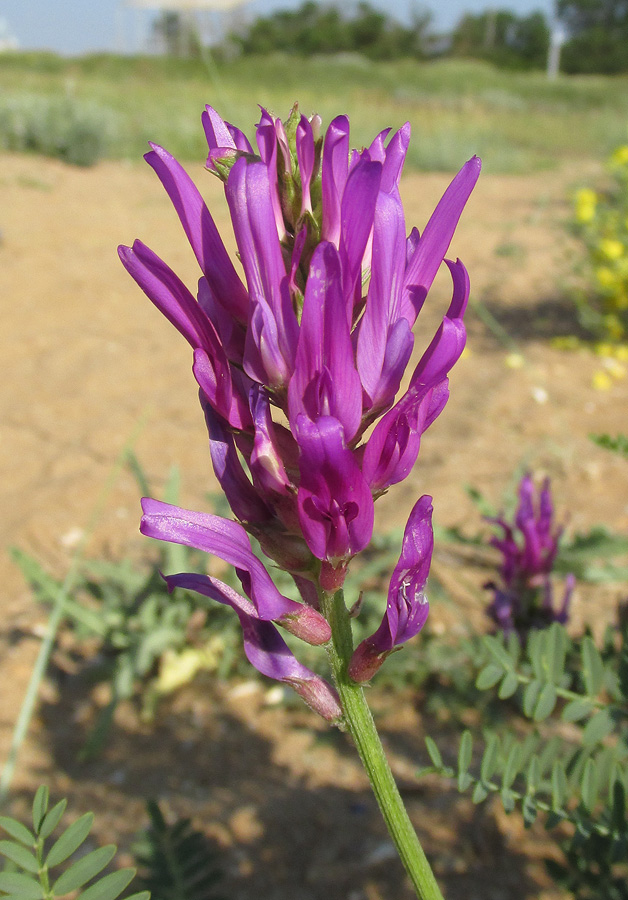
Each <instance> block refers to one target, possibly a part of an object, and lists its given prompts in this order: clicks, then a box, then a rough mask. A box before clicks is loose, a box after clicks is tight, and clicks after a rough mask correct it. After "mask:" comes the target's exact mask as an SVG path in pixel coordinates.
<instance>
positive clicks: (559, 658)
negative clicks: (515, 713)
mask: <svg viewBox="0 0 628 900" xmlns="http://www.w3.org/2000/svg"><path fill="white" fill-rule="evenodd" d="M547 631H548V641H547V650H548V653H549V660H548V662H549V663H550V668H549V673H548V674H549V676H550V678H551V680H552V682H553V683H554V684H560V683H561V681H562V679H563V676H564V674H565V659H566V656H567V644H568V637H567V631H566V629H565V626H564V625H561V624H560V623H559V622H553V623H552V625H550V627H549V628H548V629H547ZM548 715H549V713H548Z"/></svg>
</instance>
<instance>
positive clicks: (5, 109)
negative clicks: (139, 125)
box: [0, 94, 116, 166]
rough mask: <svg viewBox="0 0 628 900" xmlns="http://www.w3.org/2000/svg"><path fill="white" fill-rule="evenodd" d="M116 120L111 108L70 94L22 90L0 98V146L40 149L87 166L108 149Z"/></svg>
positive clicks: (31, 150)
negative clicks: (44, 95) (58, 94)
mask: <svg viewBox="0 0 628 900" xmlns="http://www.w3.org/2000/svg"><path fill="white" fill-rule="evenodd" d="M115 127H116V121H115V116H114V114H113V112H112V111H111V110H108V109H104V108H102V107H100V106H97V105H96V104H93V103H85V102H80V101H78V100H75V99H73V98H72V97H68V96H65V97H43V96H38V95H32V94H23V95H15V96H9V97H5V98H3V99H2V100H0V148H2V149H3V150H11V151H14V152H24V151H28V152H32V153H41V154H43V155H44V156H52V157H54V158H56V159H60V160H62V161H63V162H66V163H70V164H71V165H75V166H91V165H93V164H94V163H95V162H96V161H97V160H99V159H100V158H101V157H103V156H104V155H105V153H106V151H107V149H108V146H109V143H110V141H111V138H112V135H113V132H114V131H115Z"/></svg>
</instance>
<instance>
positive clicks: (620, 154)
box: [610, 144, 628, 166]
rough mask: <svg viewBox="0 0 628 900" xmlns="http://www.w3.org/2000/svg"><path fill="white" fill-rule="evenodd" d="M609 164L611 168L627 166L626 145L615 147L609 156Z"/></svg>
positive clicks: (627, 154)
mask: <svg viewBox="0 0 628 900" xmlns="http://www.w3.org/2000/svg"><path fill="white" fill-rule="evenodd" d="M610 163H611V165H612V166H628V144H623V145H622V146H621V147H617V149H616V150H615V151H614V153H613V154H612V156H611V159H610Z"/></svg>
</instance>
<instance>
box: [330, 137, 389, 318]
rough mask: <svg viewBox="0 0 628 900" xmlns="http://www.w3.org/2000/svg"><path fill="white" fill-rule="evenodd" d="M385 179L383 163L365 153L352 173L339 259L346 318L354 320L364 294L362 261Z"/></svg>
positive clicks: (344, 197) (342, 218) (344, 198)
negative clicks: (356, 304) (383, 178)
mask: <svg viewBox="0 0 628 900" xmlns="http://www.w3.org/2000/svg"><path fill="white" fill-rule="evenodd" d="M381 177H382V164H381V163H378V162H372V161H371V160H370V159H369V158H368V154H367V153H366V152H365V153H364V154H363V155H362V156H361V157H360V159H359V161H358V162H357V164H356V165H355V166H354V168H353V169H352V170H351V172H350V174H349V177H348V178H347V183H346V185H345V189H344V192H343V195H342V204H341V209H340V228H341V233H340V258H341V260H342V273H343V292H344V295H345V299H346V302H347V319H348V320H349V322H351V321H352V315H353V305H354V302H355V300H356V299H359V298H357V296H356V295H359V294H360V293H361V286H362V284H361V282H362V262H363V260H364V253H365V250H366V246H367V243H368V240H369V237H370V234H371V231H372V228H373V218H374V216H375V205H376V202H377V195H378V193H379V186H380V181H381Z"/></svg>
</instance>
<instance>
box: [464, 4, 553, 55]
mask: <svg viewBox="0 0 628 900" xmlns="http://www.w3.org/2000/svg"><path fill="white" fill-rule="evenodd" d="M549 40H550V31H549V26H548V23H547V20H546V19H545V16H544V15H543V13H540V12H536V13H531V14H530V15H529V16H517V15H515V13H513V12H510V10H506V9H498V10H486V11H485V12H483V13H480V14H478V15H472V14H470V13H467V14H465V15H464V16H463V17H462V18H461V19H460V21H459V22H458V24H457V25H456V26H455V28H454V30H453V32H452V35H451V51H450V52H451V53H452V54H453V55H454V56H466V57H472V58H475V59H486V60H488V61H489V62H492V63H494V64H495V65H497V66H501V67H503V68H512V69H542V68H543V67H544V66H545V63H546V60H547V52H548V48H549Z"/></svg>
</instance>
